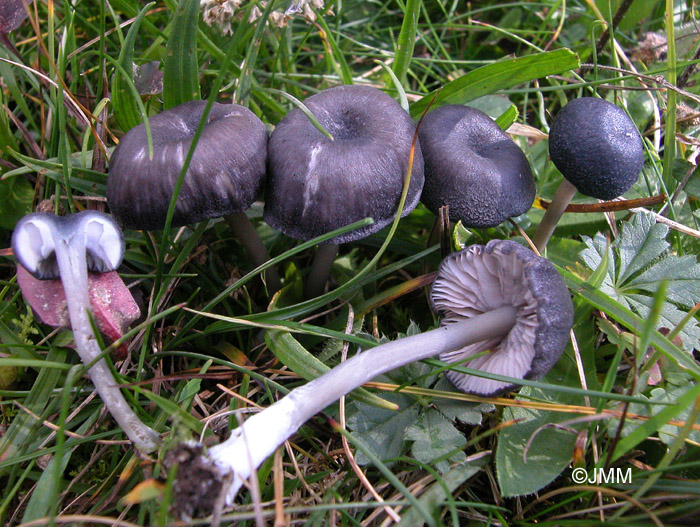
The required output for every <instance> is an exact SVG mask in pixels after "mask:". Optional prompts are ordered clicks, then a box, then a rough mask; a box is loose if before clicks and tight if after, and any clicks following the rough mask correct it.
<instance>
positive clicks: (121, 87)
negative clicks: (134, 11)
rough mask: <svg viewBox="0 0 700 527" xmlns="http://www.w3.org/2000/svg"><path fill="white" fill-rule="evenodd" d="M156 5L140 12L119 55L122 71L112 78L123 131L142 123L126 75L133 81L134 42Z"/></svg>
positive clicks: (114, 100)
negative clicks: (147, 16) (145, 19)
mask: <svg viewBox="0 0 700 527" xmlns="http://www.w3.org/2000/svg"><path fill="white" fill-rule="evenodd" d="M154 4H155V2H150V3H148V4H146V5H145V6H144V8H143V9H142V10H141V11H140V12H139V14H138V16H137V17H136V20H134V23H133V24H132V25H131V27H130V28H129V32H128V33H127V35H126V39H125V40H124V47H122V50H121V52H120V53H119V64H120V65H121V67H122V69H121V70H120V69H117V70H115V72H114V76H113V77H112V107H113V108H114V116H115V117H116V119H117V122H118V123H119V126H121V128H122V130H123V131H125V132H126V131H127V130H130V129H131V128H133V127H134V126H137V125H138V124H139V123H140V122H141V121H142V116H141V111H140V109H139V105H138V104H137V103H136V101H135V100H134V98H133V95H132V92H131V88H130V87H129V85H128V84H127V83H125V79H124V73H126V75H128V78H129V79H131V80H132V81H133V73H132V72H133V65H134V42H135V41H136V36H137V34H138V32H139V28H140V27H141V21H142V20H143V17H145V16H146V12H147V11H148V10H149V9H150V8H151V7H152V6H153V5H154Z"/></svg>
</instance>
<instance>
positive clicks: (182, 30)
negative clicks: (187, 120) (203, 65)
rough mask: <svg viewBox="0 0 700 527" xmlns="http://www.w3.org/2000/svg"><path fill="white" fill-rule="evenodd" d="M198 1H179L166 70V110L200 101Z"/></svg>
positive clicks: (166, 59)
mask: <svg viewBox="0 0 700 527" xmlns="http://www.w3.org/2000/svg"><path fill="white" fill-rule="evenodd" d="M198 22H199V2H193V1H191V0H180V2H179V3H178V6H177V8H176V10H175V16H174V17H173V22H172V24H171V26H170V38H168V49H167V55H166V56H165V66H164V70H163V107H164V108H165V109H166V110H167V109H168V108H172V107H173V106H177V105H178V104H182V103H183V102H187V101H193V100H195V99H199V98H200V94H199V64H198V61H197V24H198Z"/></svg>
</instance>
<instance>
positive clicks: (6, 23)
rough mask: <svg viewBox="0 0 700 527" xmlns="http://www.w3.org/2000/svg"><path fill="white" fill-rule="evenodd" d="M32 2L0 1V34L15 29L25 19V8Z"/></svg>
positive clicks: (18, 0) (21, 0) (30, 0)
mask: <svg viewBox="0 0 700 527" xmlns="http://www.w3.org/2000/svg"><path fill="white" fill-rule="evenodd" d="M33 1H34V0H24V2H23V0H2V2H0V33H9V32H10V31H13V30H15V29H17V28H18V27H19V26H20V24H22V22H23V21H24V19H25V18H27V14H28V13H27V7H25V5H26V6H30V5H31V4H32V2H33Z"/></svg>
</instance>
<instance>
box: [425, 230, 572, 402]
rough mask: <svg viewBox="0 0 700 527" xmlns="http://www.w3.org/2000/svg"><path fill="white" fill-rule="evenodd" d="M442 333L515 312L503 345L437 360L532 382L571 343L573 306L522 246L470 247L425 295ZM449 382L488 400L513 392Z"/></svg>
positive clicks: (455, 376)
mask: <svg viewBox="0 0 700 527" xmlns="http://www.w3.org/2000/svg"><path fill="white" fill-rule="evenodd" d="M430 298H431V302H432V305H433V309H434V310H435V311H436V312H438V313H440V314H442V315H443V321H442V323H443V325H444V324H450V323H453V322H456V321H459V320H460V319H463V318H471V317H474V316H477V315H479V314H482V313H485V312H488V311H492V310H494V309H498V308H499V307H503V306H508V305H510V306H513V307H515V308H516V309H517V315H516V323H515V325H514V327H513V329H511V330H510V332H509V333H508V334H507V335H506V336H504V337H501V336H499V337H495V338H493V339H490V340H487V341H484V342H480V343H477V344H472V345H469V346H466V347H464V348H462V349H459V350H455V351H452V352H448V353H443V354H441V355H440V360H442V361H445V362H450V363H455V362H460V361H463V360H465V359H467V358H469V357H472V356H474V355H477V354H480V353H482V352H484V351H486V350H489V351H488V353H485V354H482V355H481V356H479V357H477V358H474V359H472V360H469V361H467V362H465V363H464V364H463V365H464V366H465V367H467V368H471V369H476V370H481V371H485V372H489V373H494V374H498V375H505V376H508V377H514V378H520V379H537V378H539V377H541V376H542V375H544V374H545V373H546V372H547V371H549V369H550V368H551V367H552V366H553V365H554V364H555V363H556V362H557V360H558V359H559V357H560V355H561V353H562V352H563V351H564V348H565V347H566V345H567V342H568V340H569V331H570V330H571V327H572V325H573V317H574V314H573V313H574V312H573V304H572V302H571V297H570V295H569V291H568V289H567V288H566V285H565V284H564V282H563V280H562V279H561V277H560V276H559V273H558V272H557V270H556V269H555V268H554V266H553V265H552V264H551V263H550V262H549V261H548V260H546V259H544V258H541V257H539V256H537V255H536V254H535V253H533V252H532V251H530V250H529V249H527V248H525V247H523V246H522V245H520V244H518V243H516V242H514V241H509V240H492V241H490V242H489V243H488V244H487V245H486V246H483V245H472V246H471V247H468V248H466V249H464V250H462V251H460V252H457V253H453V254H451V255H449V256H448V257H447V258H445V259H444V260H443V262H442V264H441V265H440V269H439V270H438V274H437V277H436V279H435V282H434V283H433V287H432V290H431V294H430ZM447 378H448V379H449V380H450V382H451V383H452V384H453V385H454V386H455V387H456V388H457V389H459V390H461V391H463V392H466V393H471V394H476V395H484V396H493V395H497V394H500V393H504V392H507V391H510V390H512V389H514V388H516V386H515V385H513V384H509V383H505V382H501V381H495V380H490V379H486V378H482V377H476V376H473V375H467V374H463V373H459V372H456V371H448V372H447Z"/></svg>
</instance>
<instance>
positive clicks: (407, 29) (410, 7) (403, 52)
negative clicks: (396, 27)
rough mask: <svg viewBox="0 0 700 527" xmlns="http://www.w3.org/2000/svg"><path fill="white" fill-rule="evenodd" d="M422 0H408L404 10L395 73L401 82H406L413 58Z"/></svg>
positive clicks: (395, 59) (395, 56) (395, 57)
mask: <svg viewBox="0 0 700 527" xmlns="http://www.w3.org/2000/svg"><path fill="white" fill-rule="evenodd" d="M422 3H423V2H421V1H420V0H408V1H407V2H406V9H405V11H404V16H403V23H402V24H401V32H400V33H399V39H398V46H397V49H396V54H395V55H394V67H393V70H394V73H395V74H396V76H397V77H398V79H399V81H400V82H401V84H404V85H405V84H406V73H407V72H408V67H409V66H410V65H411V59H412V58H413V48H414V46H415V42H416V29H418V17H419V16H420V10H421V5H422Z"/></svg>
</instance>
